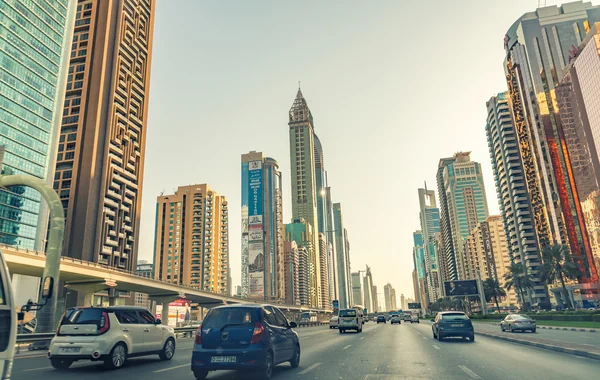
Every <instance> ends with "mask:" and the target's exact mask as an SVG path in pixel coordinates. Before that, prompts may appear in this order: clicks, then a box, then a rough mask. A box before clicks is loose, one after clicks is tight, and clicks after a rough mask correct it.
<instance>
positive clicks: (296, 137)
mask: <svg viewBox="0 0 600 380" xmlns="http://www.w3.org/2000/svg"><path fill="white" fill-rule="evenodd" d="M288 125H289V131H290V164H291V170H292V173H291V182H292V216H293V217H294V218H304V220H305V221H306V222H307V223H309V224H310V225H311V226H312V229H313V231H314V233H312V234H311V235H312V236H311V239H312V240H311V243H312V247H313V249H312V252H311V256H310V262H311V264H312V267H313V269H314V270H313V271H312V272H311V277H310V285H309V286H310V287H311V288H312V289H314V290H311V294H314V297H311V300H310V302H311V306H314V307H316V306H319V305H320V304H321V302H320V298H321V276H320V272H321V267H320V252H319V244H318V241H317V239H318V232H319V226H318V214H317V201H318V199H317V193H316V191H317V190H316V189H317V181H316V169H315V131H314V125H313V118H312V114H311V112H310V109H309V108H308V104H307V103H306V100H305V99H304V96H303V95H302V91H300V89H298V93H297V94H296V99H295V100H294V103H293V104H292V107H291V108H290V111H289V123H288ZM323 270H326V268H323Z"/></svg>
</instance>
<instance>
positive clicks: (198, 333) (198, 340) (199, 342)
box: [194, 325, 202, 346]
mask: <svg viewBox="0 0 600 380" xmlns="http://www.w3.org/2000/svg"><path fill="white" fill-rule="evenodd" d="M194 342H195V343H196V344H197V345H200V346H202V325H200V327H198V330H196V340H195V341H194Z"/></svg>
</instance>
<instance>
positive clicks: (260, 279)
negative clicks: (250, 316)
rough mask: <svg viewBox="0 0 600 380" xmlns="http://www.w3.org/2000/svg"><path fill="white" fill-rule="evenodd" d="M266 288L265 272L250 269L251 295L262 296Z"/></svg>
mask: <svg viewBox="0 0 600 380" xmlns="http://www.w3.org/2000/svg"><path fill="white" fill-rule="evenodd" d="M264 290H265V272H252V271H250V297H262V296H263V292H264Z"/></svg>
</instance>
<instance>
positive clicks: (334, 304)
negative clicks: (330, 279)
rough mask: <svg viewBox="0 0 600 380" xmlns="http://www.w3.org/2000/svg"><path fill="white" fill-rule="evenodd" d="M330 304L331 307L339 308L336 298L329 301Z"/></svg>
mask: <svg viewBox="0 0 600 380" xmlns="http://www.w3.org/2000/svg"><path fill="white" fill-rule="evenodd" d="M331 306H333V309H339V308H340V301H338V300H333V301H331Z"/></svg>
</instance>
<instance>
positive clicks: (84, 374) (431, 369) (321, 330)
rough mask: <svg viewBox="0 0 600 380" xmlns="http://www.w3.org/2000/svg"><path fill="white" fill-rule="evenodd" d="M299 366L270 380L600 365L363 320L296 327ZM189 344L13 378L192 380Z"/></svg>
mask: <svg viewBox="0 0 600 380" xmlns="http://www.w3.org/2000/svg"><path fill="white" fill-rule="evenodd" d="M298 334H299V335H300V338H301V348H302V358H301V362H300V367H299V368H296V369H292V368H291V367H290V366H289V364H283V365H280V366H278V367H276V369H275V371H274V375H273V379H297V380H302V379H323V380H329V379H344V380H354V379H356V380H363V379H364V380H392V379H394V380H396V379H485V380H488V379H489V380H496V379H497V380H511V379H514V380H521V379H544V380H548V379H559V378H565V379H593V378H596V377H597V375H598V373H600V361H597V360H594V359H588V358H582V357H578V356H573V355H567V354H562V353H557V352H553V351H548V350H544V349H538V348H534V347H529V346H522V345H518V344H514V343H510V342H505V341H502V340H498V339H494V338H487V337H483V336H477V337H476V341H475V342H474V343H470V342H468V341H462V340H460V339H456V340H453V339H449V340H445V341H442V342H439V341H437V340H434V339H433V338H432V334H431V324H430V323H428V322H424V323H421V324H412V325H411V324H402V325H390V324H389V323H388V324H380V325H377V324H375V323H373V322H369V323H367V324H366V325H365V328H364V331H363V332H362V333H360V334H355V333H347V334H339V333H338V332H337V330H330V329H329V328H328V327H314V328H303V329H298ZM192 345H193V341H192V340H190V339H181V340H179V341H178V347H177V353H176V355H175V357H174V358H173V360H172V361H169V362H161V361H159V360H158V358H157V357H149V358H136V359H131V360H129V361H128V364H127V366H126V367H125V368H123V369H121V370H116V371H105V370H104V369H103V368H102V367H101V365H100V364H98V363H90V362H77V363H75V364H74V365H73V366H72V367H71V369H69V370H67V371H57V370H54V369H52V368H51V367H50V365H49V362H48V360H47V359H46V358H45V357H44V356H42V355H41V353H40V354H36V355H35V356H33V357H32V356H29V357H21V358H19V359H16V360H15V364H14V370H13V379H14V380H25V379H27V380H30V379H43V380H59V379H60V380H68V379H73V380H74V379H77V380H81V379H89V380H96V379H102V380H125V379H127V380H131V379H174V378H176V379H193V375H192V373H191V371H190V355H191V349H192ZM208 378H209V379H222V380H226V379H244V378H246V377H244V376H243V375H242V376H239V377H236V374H235V373H234V372H211V374H210V375H209V377H208Z"/></svg>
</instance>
